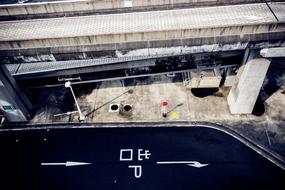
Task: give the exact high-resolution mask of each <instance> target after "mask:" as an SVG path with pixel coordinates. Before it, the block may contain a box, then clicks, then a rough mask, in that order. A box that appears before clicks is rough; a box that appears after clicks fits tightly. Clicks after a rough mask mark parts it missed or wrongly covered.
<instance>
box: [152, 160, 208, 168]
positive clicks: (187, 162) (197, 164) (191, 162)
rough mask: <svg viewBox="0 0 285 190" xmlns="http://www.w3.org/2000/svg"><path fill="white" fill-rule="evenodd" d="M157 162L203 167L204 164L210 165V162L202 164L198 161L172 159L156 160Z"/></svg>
mask: <svg viewBox="0 0 285 190" xmlns="http://www.w3.org/2000/svg"><path fill="white" fill-rule="evenodd" d="M156 163H157V164H187V165H188V166H192V167H195V168H202V167H204V166H208V165H209V164H201V163H200V162H197V161H172V162H156Z"/></svg>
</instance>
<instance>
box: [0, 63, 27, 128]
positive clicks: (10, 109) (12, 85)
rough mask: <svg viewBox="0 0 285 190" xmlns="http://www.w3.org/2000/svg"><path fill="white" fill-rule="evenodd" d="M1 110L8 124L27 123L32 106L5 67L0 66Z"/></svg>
mask: <svg viewBox="0 0 285 190" xmlns="http://www.w3.org/2000/svg"><path fill="white" fill-rule="evenodd" d="M0 109H1V110H2V111H3V112H4V116H5V117H6V119H7V120H8V122H11V123H12V122H17V123H19V122H27V121H28V118H29V111H30V109H32V104H31V103H30V101H29V100H28V98H27V97H26V96H25V94H24V93H23V91H22V90H21V88H20V87H19V86H18V84H17V82H16V81H15V79H14V78H13V77H12V76H11V74H10V72H9V71H8V70H7V68H6V67H5V66H4V65H0Z"/></svg>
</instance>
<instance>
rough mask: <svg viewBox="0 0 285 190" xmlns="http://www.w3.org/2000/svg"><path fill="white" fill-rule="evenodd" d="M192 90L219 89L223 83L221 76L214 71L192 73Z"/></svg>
mask: <svg viewBox="0 0 285 190" xmlns="http://www.w3.org/2000/svg"><path fill="white" fill-rule="evenodd" d="M190 75H191V82H190V84H189V86H190V87H191V88H217V87H219V86H220V83H221V79H222V77H221V75H220V74H219V73H217V72H215V71H214V70H206V71H199V72H197V71H191V72H190Z"/></svg>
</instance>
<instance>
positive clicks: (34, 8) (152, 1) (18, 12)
mask: <svg viewBox="0 0 285 190" xmlns="http://www.w3.org/2000/svg"><path fill="white" fill-rule="evenodd" d="M269 1H274V0H269ZM267 2H268V1H267ZM240 3H260V0H235V1H228V0H175V1H173V0H163V1H161V0H148V1H146V0H71V1H55V2H42V3H24V4H13V5H0V20H12V19H35V18H48V17H63V16H82V15H88V14H106V13H120V12H133V11H147V10H159V9H173V8H190V7H201V6H217V5H230V4H240Z"/></svg>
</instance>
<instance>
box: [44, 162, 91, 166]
mask: <svg viewBox="0 0 285 190" xmlns="http://www.w3.org/2000/svg"><path fill="white" fill-rule="evenodd" d="M88 164H92V163H87V162H71V161H66V162H63V163H59V162H52V163H41V165H42V166H82V165H88Z"/></svg>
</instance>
